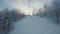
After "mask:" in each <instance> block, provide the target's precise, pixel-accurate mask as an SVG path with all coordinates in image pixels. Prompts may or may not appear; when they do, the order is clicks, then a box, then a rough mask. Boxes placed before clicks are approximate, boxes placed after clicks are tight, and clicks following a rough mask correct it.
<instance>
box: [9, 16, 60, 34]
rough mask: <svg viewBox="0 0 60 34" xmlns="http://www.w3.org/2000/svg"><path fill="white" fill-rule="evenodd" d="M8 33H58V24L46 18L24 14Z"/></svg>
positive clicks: (59, 33) (59, 31) (59, 27)
mask: <svg viewBox="0 0 60 34" xmlns="http://www.w3.org/2000/svg"><path fill="white" fill-rule="evenodd" d="M9 34H60V26H58V25H56V24H54V23H52V21H51V20H49V19H46V18H42V17H38V16H26V18H24V19H23V20H21V21H19V22H17V23H16V24H15V26H14V30H13V31H11V32H10V33H9Z"/></svg>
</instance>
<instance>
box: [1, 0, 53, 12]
mask: <svg viewBox="0 0 60 34" xmlns="http://www.w3.org/2000/svg"><path fill="white" fill-rule="evenodd" d="M51 2H52V0H0V9H2V8H10V9H12V8H16V9H20V10H22V11H25V12H26V13H30V12H32V11H33V9H39V8H44V5H45V4H51Z"/></svg>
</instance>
